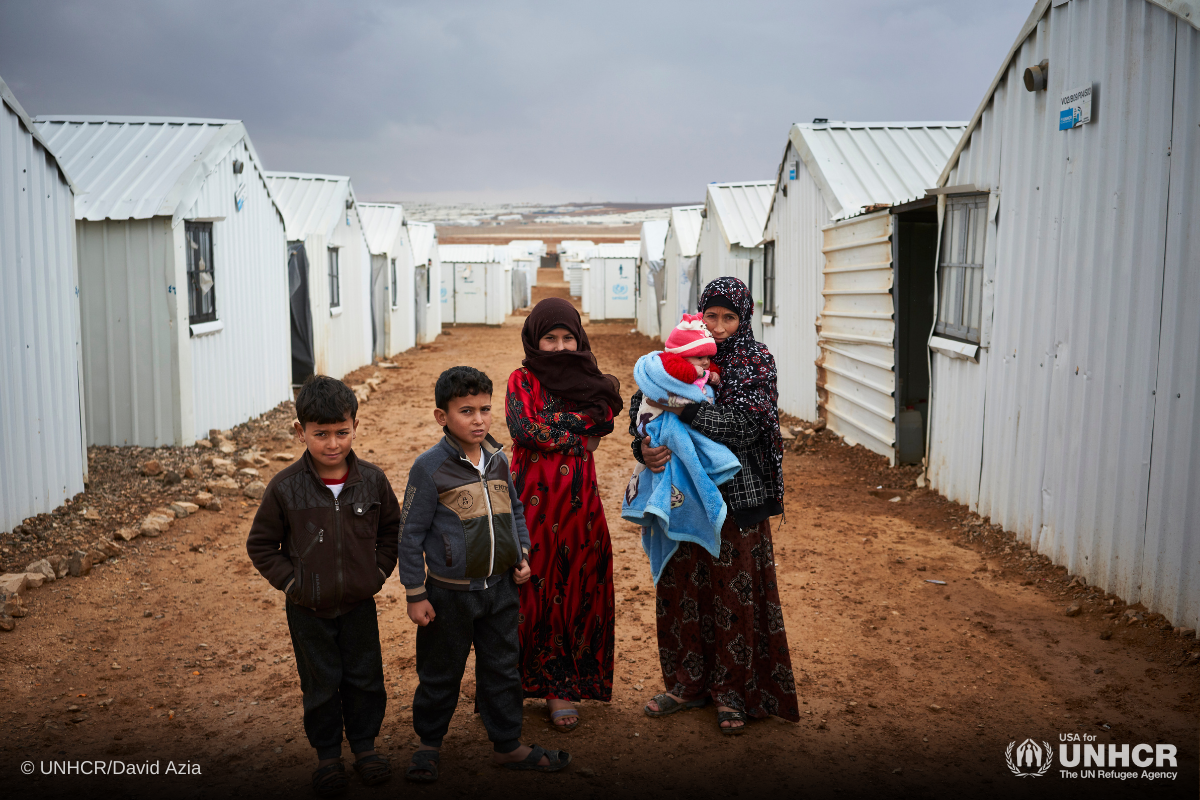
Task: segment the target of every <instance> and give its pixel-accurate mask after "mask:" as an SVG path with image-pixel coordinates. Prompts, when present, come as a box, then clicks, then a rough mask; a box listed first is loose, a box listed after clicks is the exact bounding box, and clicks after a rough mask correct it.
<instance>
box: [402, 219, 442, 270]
mask: <svg viewBox="0 0 1200 800" xmlns="http://www.w3.org/2000/svg"><path fill="white" fill-rule="evenodd" d="M408 243H409V246H411V247H412V254H413V263H414V264H427V263H429V260H430V259H431V258H433V256H434V255H435V254H436V253H437V248H436V245H437V226H436V225H434V224H433V223H432V222H410V223H408Z"/></svg>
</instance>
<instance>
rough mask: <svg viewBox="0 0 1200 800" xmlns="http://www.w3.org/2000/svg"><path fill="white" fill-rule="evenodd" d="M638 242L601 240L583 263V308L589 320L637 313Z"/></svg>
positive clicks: (639, 252) (618, 317) (595, 320)
mask: <svg viewBox="0 0 1200 800" xmlns="http://www.w3.org/2000/svg"><path fill="white" fill-rule="evenodd" d="M640 254H641V244H640V242H626V243H624V244H600V245H597V246H596V248H595V250H593V251H592V253H591V255H590V257H589V258H588V260H587V264H586V265H585V266H584V268H583V271H584V278H583V280H584V288H583V302H582V306H583V310H584V312H586V313H587V314H588V315H589V317H588V319H589V320H590V321H592V322H601V321H603V320H607V319H633V318H634V317H635V316H636V315H637V298H636V291H637V268H638V257H639V256H640Z"/></svg>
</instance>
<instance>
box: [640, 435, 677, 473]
mask: <svg viewBox="0 0 1200 800" xmlns="http://www.w3.org/2000/svg"><path fill="white" fill-rule="evenodd" d="M670 460H671V451H670V450H668V449H667V446H666V445H663V446H662V447H651V446H650V437H649V436H647V437H646V438H644V439H642V461H644V462H646V467H647V468H648V469H649V470H650V471H651V472H662V471H663V470H664V469H666V468H667V462H668V461H670Z"/></svg>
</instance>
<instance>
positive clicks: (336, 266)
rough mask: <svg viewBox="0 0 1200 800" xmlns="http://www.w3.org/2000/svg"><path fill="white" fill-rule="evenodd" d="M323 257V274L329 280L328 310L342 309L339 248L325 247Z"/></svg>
mask: <svg viewBox="0 0 1200 800" xmlns="http://www.w3.org/2000/svg"><path fill="white" fill-rule="evenodd" d="M325 250H326V257H325V273H326V276H327V277H328V278H329V310H330V311H333V310H335V309H339V308H341V307H342V264H341V255H340V253H339V252H338V251H339V250H341V248H340V247H327V248H325Z"/></svg>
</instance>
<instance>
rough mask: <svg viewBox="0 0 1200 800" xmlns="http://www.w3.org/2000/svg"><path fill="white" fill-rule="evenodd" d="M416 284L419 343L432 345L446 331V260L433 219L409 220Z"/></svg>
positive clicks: (409, 237) (409, 239) (414, 280)
mask: <svg viewBox="0 0 1200 800" xmlns="http://www.w3.org/2000/svg"><path fill="white" fill-rule="evenodd" d="M408 243H409V246H410V248H411V251H412V264H413V276H414V277H413V282H414V284H415V286H416V310H417V316H416V329H417V342H418V343H419V344H428V343H429V342H432V341H433V340H434V339H436V338H437V337H438V335H439V334H440V333H441V332H442V259H441V257H440V256H439V255H438V244H437V227H436V226H435V225H434V224H433V223H432V222H411V221H410V222H409V223H408Z"/></svg>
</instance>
